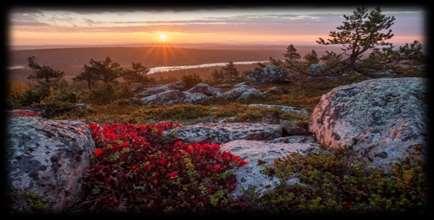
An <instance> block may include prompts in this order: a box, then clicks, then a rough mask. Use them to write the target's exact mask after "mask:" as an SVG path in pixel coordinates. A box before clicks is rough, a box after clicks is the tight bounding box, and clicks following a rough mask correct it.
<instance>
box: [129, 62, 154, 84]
mask: <svg viewBox="0 0 434 220" xmlns="http://www.w3.org/2000/svg"><path fill="white" fill-rule="evenodd" d="M148 72H149V68H147V67H145V66H143V65H142V64H141V63H134V62H133V63H132V64H131V69H126V70H125V71H124V72H123V73H122V78H123V79H124V80H125V81H126V82H127V83H128V84H130V83H134V82H136V83H147V82H150V81H152V80H151V79H150V78H149V77H147V76H146V74H147V73H148Z"/></svg>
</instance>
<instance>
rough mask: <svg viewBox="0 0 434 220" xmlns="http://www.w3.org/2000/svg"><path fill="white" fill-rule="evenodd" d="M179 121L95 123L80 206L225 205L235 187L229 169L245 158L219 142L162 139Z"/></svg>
mask: <svg viewBox="0 0 434 220" xmlns="http://www.w3.org/2000/svg"><path fill="white" fill-rule="evenodd" d="M176 126H178V125H177V124H175V123H172V122H161V123H157V124H152V125H151V124H137V125H133V124H103V125H99V124H95V123H91V124H90V125H89V127H90V128H91V131H92V136H93V138H94V140H95V143H96V146H97V148H96V150H95V158H94V159H93V161H92V164H91V166H90V168H89V170H88V173H87V175H86V176H85V181H84V184H83V185H84V186H83V189H84V190H83V191H84V200H83V202H82V203H81V205H82V207H83V208H86V209H90V210H104V209H105V210H107V209H109V210H123V211H144V210H154V211H180V210H188V211H198V210H202V209H206V208H211V207H223V206H224V204H225V203H227V202H228V195H229V193H230V192H231V191H232V190H234V188H235V184H236V178H235V176H234V175H233V174H232V173H231V170H232V169H233V168H235V167H239V166H242V165H244V164H245V161H243V160H241V159H240V158H239V157H237V156H234V155H232V154H231V153H229V152H222V151H220V146H219V145H218V144H209V143H197V144H188V143H184V142H182V141H179V140H165V138H164V136H163V135H162V133H163V132H164V131H165V130H167V129H170V128H173V127H176Z"/></svg>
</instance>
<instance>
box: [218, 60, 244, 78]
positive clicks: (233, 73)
mask: <svg viewBox="0 0 434 220" xmlns="http://www.w3.org/2000/svg"><path fill="white" fill-rule="evenodd" d="M222 73H223V76H224V79H225V81H226V80H227V81H230V82H234V81H237V80H238V79H239V75H240V74H239V72H238V70H237V68H236V67H235V65H234V62H232V61H229V63H228V64H226V66H224V67H223V68H222Z"/></svg>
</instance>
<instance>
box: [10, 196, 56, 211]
mask: <svg viewBox="0 0 434 220" xmlns="http://www.w3.org/2000/svg"><path fill="white" fill-rule="evenodd" d="M11 198H12V201H13V202H15V203H19V204H17V205H16V208H19V209H21V208H23V209H25V210H19V211H31V212H40V211H46V210H47V209H48V202H47V201H46V200H44V199H43V198H41V197H40V196H39V195H37V194H36V193H34V192H28V191H26V192H13V193H12V194H11ZM21 205H24V206H25V207H21ZM18 206H20V207H18ZM17 211H18V210H17Z"/></svg>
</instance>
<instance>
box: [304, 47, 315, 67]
mask: <svg viewBox="0 0 434 220" xmlns="http://www.w3.org/2000/svg"><path fill="white" fill-rule="evenodd" d="M303 59H304V60H305V61H306V62H307V64H308V65H311V64H317V63H319V58H318V54H317V53H316V51H315V50H312V51H311V52H310V53H308V54H306V55H305V56H304V57H303Z"/></svg>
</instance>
